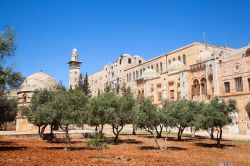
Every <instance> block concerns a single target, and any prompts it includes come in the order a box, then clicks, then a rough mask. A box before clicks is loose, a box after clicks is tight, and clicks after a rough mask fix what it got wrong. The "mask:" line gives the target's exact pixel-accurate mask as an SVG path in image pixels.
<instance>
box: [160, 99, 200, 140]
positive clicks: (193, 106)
mask: <svg viewBox="0 0 250 166" xmlns="http://www.w3.org/2000/svg"><path fill="white" fill-rule="evenodd" d="M200 109H201V103H198V102H196V101H190V100H185V99H181V100H176V101H173V102H171V103H170V102H169V101H165V103H164V106H163V110H164V111H163V114H164V118H163V119H164V122H163V123H164V125H165V126H166V127H167V126H170V127H177V128H178V140H181V137H182V133H183V131H184V129H185V128H186V127H192V126H194V123H195V117H196V116H197V114H198V113H199V111H200Z"/></svg>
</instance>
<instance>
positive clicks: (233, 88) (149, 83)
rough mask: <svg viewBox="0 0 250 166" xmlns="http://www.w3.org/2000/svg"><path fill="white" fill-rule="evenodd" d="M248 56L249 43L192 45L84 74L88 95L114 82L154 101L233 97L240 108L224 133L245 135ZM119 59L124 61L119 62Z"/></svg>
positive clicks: (249, 110) (248, 130)
mask: <svg viewBox="0 0 250 166" xmlns="http://www.w3.org/2000/svg"><path fill="white" fill-rule="evenodd" d="M249 54H250V45H248V46H247V47H243V48H240V49H233V48H229V47H219V46H212V45H208V44H204V43H192V44H190V45H187V46H184V47H182V48H178V49H176V50H173V51H170V52H168V53H166V54H163V55H160V56H157V57H155V58H153V59H150V60H147V61H145V60H144V59H143V58H142V57H137V56H134V57H133V56H129V55H123V56H121V57H119V59H118V60H117V61H115V62H114V63H111V64H109V65H106V66H105V67H104V69H103V70H101V71H99V72H97V73H94V74H92V75H90V76H89V78H90V86H91V91H92V96H96V95H97V94H98V91H99V93H101V92H103V91H104V89H105V87H107V85H108V84H109V83H111V85H112V87H113V90H114V88H115V87H116V86H117V84H118V82H116V80H119V83H120V84H121V83H122V84H125V85H126V87H129V88H130V89H131V92H132V93H133V95H134V97H139V96H145V97H148V98H150V99H151V100H152V101H153V102H154V103H155V104H157V105H161V104H162V101H163V100H164V99H169V100H177V99H181V98H185V99H189V100H196V101H205V102H207V101H209V100H210V99H211V98H212V97H214V96H221V97H224V98H226V99H227V98H235V99H236V100H237V103H238V110H239V112H238V114H237V115H236V119H235V122H236V123H235V124H234V126H229V127H228V132H232V133H242V134H250V104H249V103H250V56H249ZM123 58H126V60H125V61H122V63H121V62H120V60H121V59H123ZM128 59H131V60H132V59H133V63H132V61H129V60H128ZM119 62H120V63H119ZM129 62H131V63H129ZM111 89H112V88H111Z"/></svg>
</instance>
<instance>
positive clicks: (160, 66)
mask: <svg viewBox="0 0 250 166" xmlns="http://www.w3.org/2000/svg"><path fill="white" fill-rule="evenodd" d="M160 71H161V72H162V62H160Z"/></svg>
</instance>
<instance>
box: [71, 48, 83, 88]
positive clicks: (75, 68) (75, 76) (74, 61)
mask: <svg viewBox="0 0 250 166" xmlns="http://www.w3.org/2000/svg"><path fill="white" fill-rule="evenodd" d="M81 63H82V62H80V61H78V52H77V49H76V48H74V49H73V51H72V55H71V60H70V61H69V62H68V64H69V88H72V89H75V88H76V87H77V86H78V85H79V81H80V65H81Z"/></svg>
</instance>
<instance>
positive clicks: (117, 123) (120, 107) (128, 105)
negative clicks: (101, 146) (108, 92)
mask: <svg viewBox="0 0 250 166" xmlns="http://www.w3.org/2000/svg"><path fill="white" fill-rule="evenodd" d="M111 101H112V103H113V104H112V105H110V106H111V107H110V108H109V109H108V111H107V112H108V117H109V118H108V121H107V122H108V124H110V125H111V126H112V129H113V133H114V135H115V139H114V141H117V139H118V136H119V134H120V132H121V130H122V129H123V127H124V126H125V125H126V124H131V123H132V119H133V117H132V116H133V112H132V109H133V107H134V103H135V101H134V99H133V96H132V95H126V96H122V97H118V96H115V95H114V96H112V99H111Z"/></svg>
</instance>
